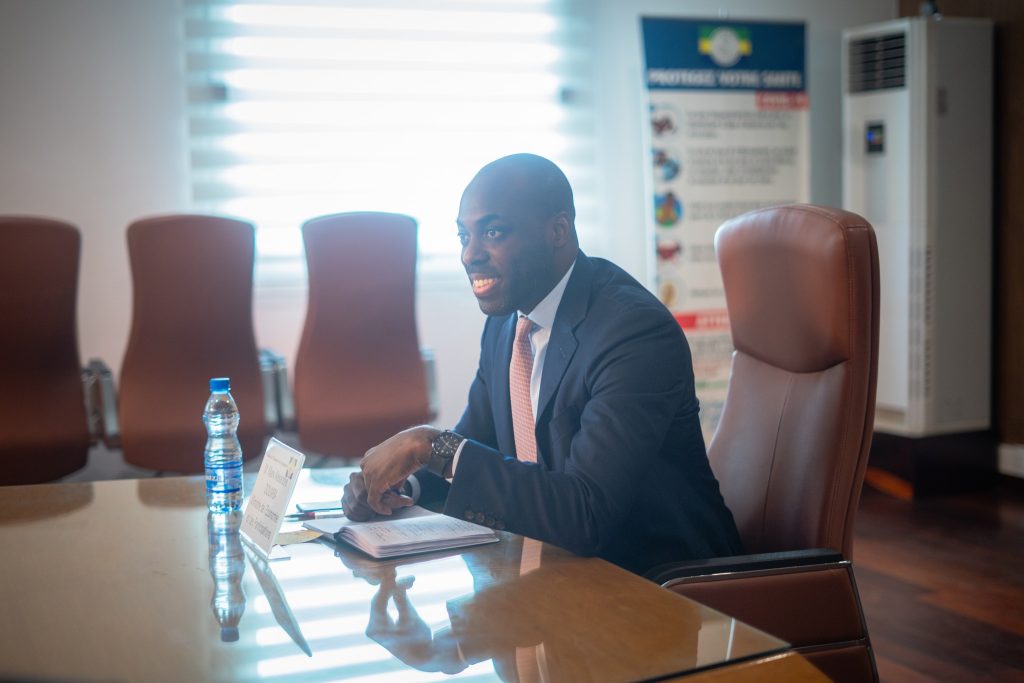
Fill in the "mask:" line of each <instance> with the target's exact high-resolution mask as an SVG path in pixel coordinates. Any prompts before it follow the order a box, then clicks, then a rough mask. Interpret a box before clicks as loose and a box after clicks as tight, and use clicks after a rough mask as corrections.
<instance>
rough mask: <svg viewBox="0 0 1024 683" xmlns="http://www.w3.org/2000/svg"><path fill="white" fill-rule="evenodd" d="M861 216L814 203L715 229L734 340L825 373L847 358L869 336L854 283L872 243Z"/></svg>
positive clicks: (769, 359)
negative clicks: (861, 254) (859, 255)
mask: <svg viewBox="0 0 1024 683" xmlns="http://www.w3.org/2000/svg"><path fill="white" fill-rule="evenodd" d="M870 230H871V227H870V225H869V224H868V222H867V221H866V220H865V219H863V218H861V217H860V216H858V215H856V214H853V213H850V212H847V211H841V210H838V209H829V208H824V207H819V206H814V205H810V204H796V205H788V206H778V207H771V208H767V209H760V210H757V211H752V212H750V213H746V214H744V215H742V216H739V217H738V218H734V219H733V220H731V221H728V222H726V223H725V224H723V225H722V227H721V228H719V230H718V232H717V234H716V235H715V250H716V252H717V254H718V263H719V266H720V267H721V270H722V279H723V281H724V282H725V283H726V284H725V297H726V302H727V306H728V309H729V318H730V324H731V326H732V338H733V344H734V345H735V347H736V349H737V350H738V351H742V352H743V353H746V354H748V355H750V356H753V357H754V358H757V359H759V360H761V361H764V362H766V363H769V364H771V365H774V366H776V367H780V368H782V369H785V370H788V371H790V372H817V371H821V370H825V369H827V368H830V367H832V366H834V365H836V364H838V363H841V362H843V361H845V360H847V359H848V358H849V357H850V355H851V349H852V345H853V344H854V343H861V341H860V339H862V335H861V334H860V330H854V329H852V325H853V324H854V323H853V322H851V321H853V320H860V319H863V318H864V316H860V317H857V316H856V313H857V311H856V308H857V307H859V306H864V305H869V304H870V297H867V298H865V296H864V294H865V293H860V295H858V293H857V292H854V291H852V290H851V283H854V282H856V280H855V279H853V278H851V268H854V267H855V266H854V264H855V263H860V262H866V261H862V260H856V259H854V258H853V256H854V253H855V250H859V249H869V248H870V247H869V239H870V238H869V237H868V235H869V233H870Z"/></svg>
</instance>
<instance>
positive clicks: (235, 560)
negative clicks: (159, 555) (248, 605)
mask: <svg viewBox="0 0 1024 683" xmlns="http://www.w3.org/2000/svg"><path fill="white" fill-rule="evenodd" d="M241 523H242V513H241V512H238V511H236V512H211V513H210V514H209V515H208V516H207V532H208V535H209V551H210V576H212V577H213V596H212V597H211V598H210V608H211V609H212V610H213V616H214V618H215V619H216V620H217V623H218V624H219V625H220V639H221V640H222V641H224V642H225V643H233V642H235V641H237V640H238V622H240V621H241V620H242V614H243V613H244V612H245V592H244V591H243V590H242V575H243V574H245V551H244V550H243V549H242V539H241V537H240V536H239V533H238V528H239V525H240V524H241Z"/></svg>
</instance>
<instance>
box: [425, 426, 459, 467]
mask: <svg viewBox="0 0 1024 683" xmlns="http://www.w3.org/2000/svg"><path fill="white" fill-rule="evenodd" d="M463 441H465V437H462V436H460V435H458V434H456V433H455V432H453V431H450V430H447V429H446V430H444V431H443V432H440V433H438V434H437V435H436V436H434V437H433V438H432V439H431V441H430V459H429V460H428V461H427V471H428V472H431V473H433V474H436V475H437V476H439V477H442V478H446V479H447V478H450V477H451V476H452V461H453V460H454V459H455V454H456V453H457V452H458V451H459V447H460V446H461V445H462V442H463Z"/></svg>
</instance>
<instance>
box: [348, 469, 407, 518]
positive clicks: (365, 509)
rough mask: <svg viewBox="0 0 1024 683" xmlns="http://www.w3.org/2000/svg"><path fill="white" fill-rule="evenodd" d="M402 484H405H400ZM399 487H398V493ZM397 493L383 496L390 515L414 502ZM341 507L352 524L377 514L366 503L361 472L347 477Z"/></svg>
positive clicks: (387, 493) (391, 492)
mask: <svg viewBox="0 0 1024 683" xmlns="http://www.w3.org/2000/svg"><path fill="white" fill-rule="evenodd" d="M402 483H403V484H404V483H405V482H402ZM400 490H401V487H399V491H400ZM399 491H395V490H389V491H387V492H385V494H384V504H385V505H387V506H388V509H389V512H388V513H387V514H391V513H392V512H394V511H395V510H397V509H398V508H404V507H409V506H410V505H412V504H413V503H414V502H415V501H413V499H412V498H410V497H409V496H404V495H402V494H401V493H399ZM341 507H342V509H343V510H345V516H346V517H348V518H349V519H351V520H352V521H353V522H366V521H368V520H370V519H373V517H374V516H375V515H376V514H377V513H376V512H374V510H373V508H371V507H370V504H369V503H367V502H366V482H365V481H364V480H363V473H362V472H353V473H352V474H350V475H349V477H348V483H347V484H345V490H344V492H343V493H342V496H341Z"/></svg>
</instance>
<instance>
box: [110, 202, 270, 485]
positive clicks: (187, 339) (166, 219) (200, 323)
mask: <svg viewBox="0 0 1024 683" xmlns="http://www.w3.org/2000/svg"><path fill="white" fill-rule="evenodd" d="M254 250H255V235H254V230H253V227H252V225H250V224H249V223H245V222H242V221H238V220H232V219H229V218H218V217H213V216H194V215H193V216H190V215H172V216H160V217H156V218H148V219H143V220H139V221H136V222H135V223H132V224H131V225H130V226H129V227H128V255H129V258H130V261H131V270H132V297H133V299H132V326H131V333H130V335H129V338H128V347H127V349H126V350H125V354H124V361H123V363H122V364H121V376H120V381H119V406H118V407H119V422H120V425H119V426H120V431H121V448H122V450H123V452H124V459H125V461H126V462H129V463H132V464H134V465H138V466H140V467H148V468H151V469H155V470H162V471H171V472H185V473H189V472H201V471H202V470H203V447H204V445H205V443H206V430H205V428H204V426H203V421H202V416H203V406H204V404H205V403H206V399H207V397H208V396H209V393H210V390H209V380H210V378H211V377H230V378H231V394H232V395H233V396H234V398H235V402H236V403H237V404H238V410H239V413H240V415H241V423H240V424H239V427H238V436H239V440H240V441H241V443H242V453H243V457H244V458H245V459H246V460H248V459H251V458H254V457H257V456H259V455H262V453H263V442H264V439H265V437H266V436H267V434H268V431H269V430H268V427H267V424H266V417H265V406H264V401H263V387H262V380H261V378H260V365H259V356H258V353H257V350H256V338H255V333H254V331H253V322H252V276H253V256H254Z"/></svg>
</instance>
